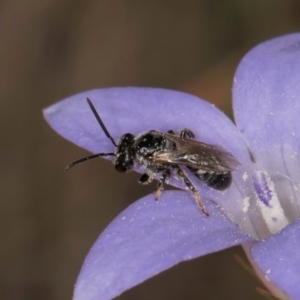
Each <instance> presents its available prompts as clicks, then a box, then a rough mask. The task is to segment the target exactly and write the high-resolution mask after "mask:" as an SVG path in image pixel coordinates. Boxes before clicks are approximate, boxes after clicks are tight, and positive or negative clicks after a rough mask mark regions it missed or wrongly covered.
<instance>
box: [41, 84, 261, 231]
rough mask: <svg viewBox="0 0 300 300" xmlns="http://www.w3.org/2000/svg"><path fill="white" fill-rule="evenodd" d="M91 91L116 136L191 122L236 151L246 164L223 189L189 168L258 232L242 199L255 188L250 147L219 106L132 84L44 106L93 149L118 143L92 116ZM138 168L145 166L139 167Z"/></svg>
mask: <svg viewBox="0 0 300 300" xmlns="http://www.w3.org/2000/svg"><path fill="white" fill-rule="evenodd" d="M87 97H89V98H90V99H91V100H92V102H93V103H94V105H95V107H96V109H97V111H98V112H99V114H100V115H101V118H102V119H103V122H104V124H105V126H106V127H107V129H108V131H109V132H110V134H111V135H112V136H113V137H114V138H115V139H116V140H117V139H119V138H120V137H121V135H123V134H124V133H127V132H130V133H132V134H134V135H137V134H140V133H141V132H147V131H149V130H152V129H155V130H158V131H162V132H167V131H168V130H170V129H172V130H174V131H180V130H182V129H184V128H189V129H191V130H192V131H193V132H194V134H195V136H196V140H198V141H202V142H205V143H208V144H216V145H219V146H221V147H223V148H224V149H226V150H227V151H228V152H230V153H232V154H233V155H234V156H235V157H236V159H237V160H239V161H240V162H242V163H243V164H242V165H241V166H239V167H238V168H237V170H236V171H234V172H233V178H234V184H233V185H232V186H231V187H230V188H229V189H227V190H225V191H223V192H220V191H217V190H213V189H211V188H207V186H205V185H204V184H203V183H202V182H201V181H200V180H198V179H197V178H196V177H195V176H194V175H193V174H191V173H189V170H186V172H187V173H189V175H190V176H189V177H190V179H191V180H192V181H193V183H194V185H195V186H196V187H197V189H198V190H199V192H200V194H201V195H203V196H204V197H207V198H209V199H212V200H213V201H215V202H216V203H218V204H219V205H222V207H223V208H224V211H226V212H227V213H228V215H229V217H230V218H231V219H232V220H234V222H235V223H237V224H239V225H240V227H241V228H242V229H243V230H245V231H247V230H248V231H247V232H248V233H249V234H251V235H252V236H256V234H255V230H254V228H253V223H252V221H251V218H250V217H249V216H248V214H247V210H248V206H247V205H246V208H247V209H245V203H244V202H245V201H243V199H244V200H246V202H247V199H248V198H247V197H250V195H251V194H252V190H251V187H250V184H248V182H249V181H250V179H249V178H251V174H250V172H249V170H250V169H251V164H252V163H251V161H250V157H249V153H248V150H247V149H246V147H245V145H244V142H243V140H242V139H241V135H240V133H239V131H238V130H237V129H236V127H235V126H234V124H233V123H232V122H231V121H230V120H229V119H228V118H227V117H226V116H225V115H224V114H223V113H222V112H221V111H219V110H218V109H217V108H216V107H215V106H213V105H212V104H210V103H208V102H206V101H203V100H201V99H199V98H197V97H195V96H192V95H189V94H186V93H182V92H176V91H171V90H164V89H155V88H133V87H130V88H107V89H98V90H92V91H87V92H84V93H81V94H77V95H74V96H71V97H69V98H66V99H65V100H63V101H60V102H58V103H56V104H54V105H52V106H50V107H48V108H47V109H45V110H44V115H45V118H46V120H47V121H48V122H49V124H50V125H51V126H52V128H53V129H54V130H56V131H57V132H58V133H59V134H61V135H62V136H63V137H65V138H67V139H68V140H70V141H72V142H74V143H75V144H77V145H79V146H81V147H83V148H85V149H87V150H89V151H91V152H94V153H97V152H112V151H113V150H114V146H113V144H112V143H111V141H110V140H109V139H108V138H107V137H106V136H105V134H104V133H103V132H102V129H101V128H100V126H99V124H98V123H97V121H96V119H95V117H94V116H93V114H92V112H91V110H90V108H89V106H88V105H87V103H86V98H87ZM136 170H137V171H140V172H142V170H141V169H139V168H136ZM170 184H172V185H175V186H178V187H180V188H185V185H184V184H183V183H182V182H181V181H178V180H175V179H174V178H172V180H171V181H170ZM246 204H247V203H246ZM243 210H244V211H245V212H242V211H243ZM249 210H250V209H249ZM241 212H242V213H241ZM249 228H250V229H249Z"/></svg>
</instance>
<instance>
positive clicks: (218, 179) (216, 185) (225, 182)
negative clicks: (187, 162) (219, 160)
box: [192, 170, 232, 191]
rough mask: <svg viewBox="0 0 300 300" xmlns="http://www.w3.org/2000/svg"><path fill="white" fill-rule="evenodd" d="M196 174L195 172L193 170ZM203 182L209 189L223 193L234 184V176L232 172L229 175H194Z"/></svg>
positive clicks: (207, 173)
mask: <svg viewBox="0 0 300 300" xmlns="http://www.w3.org/2000/svg"><path fill="white" fill-rule="evenodd" d="M192 171H193V172H195V171H194V170H192ZM194 174H195V175H196V176H197V177H198V178H199V179H200V180H201V181H203V182H204V183H205V184H206V185H208V186H209V187H211V188H213V189H216V190H219V191H223V190H226V189H227V188H228V187H229V186H230V185H231V182H232V175H231V172H227V173H210V172H206V173H200V172H197V171H196V172H195V173H194Z"/></svg>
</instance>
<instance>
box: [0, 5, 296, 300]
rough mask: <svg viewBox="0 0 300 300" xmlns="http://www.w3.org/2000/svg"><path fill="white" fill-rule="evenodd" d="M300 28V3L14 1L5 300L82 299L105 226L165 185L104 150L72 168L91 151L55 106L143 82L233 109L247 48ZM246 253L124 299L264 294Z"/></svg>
mask: <svg viewBox="0 0 300 300" xmlns="http://www.w3.org/2000/svg"><path fill="white" fill-rule="evenodd" d="M299 28H300V3H299V1H296V0H295V1H290V0H285V1H279V0H265V1H261V0H252V1H243V0H223V1H220V0H202V1H201V0H190V1H182V0H173V1H166V0H149V1H143V0H112V1H91V0H39V1H38V0H2V1H1V2H0V66H1V67H0V103H1V109H0V118H1V127H0V130H1V144H0V147H1V151H0V158H1V168H0V176H1V183H0V184H1V186H0V191H1V202H0V203H1V209H0V222H1V225H0V236H1V247H0V253H1V255H0V263H1V268H0V294H1V296H0V298H1V299H5V300H7V299H8V300H36V299H43V300H52V299H55V300H56V299H63V300H64V299H71V297H72V292H73V286H74V283H75V280H76V277H77V275H78V272H79V270H80V267H81V265H82V262H83V260H84V258H85V256H86V254H87V252H88V251H89V249H90V247H91V246H92V244H93V242H94V241H95V240H96V238H97V237H98V235H99V234H100V232H101V231H102V230H103V229H104V228H105V227H106V225H107V224H108V223H109V222H110V221H111V220H112V219H113V218H114V217H115V216H116V215H117V214H118V213H119V212H121V211H122V210H123V209H124V208H125V207H126V206H127V205H128V204H129V203H131V202H133V201H135V200H136V199H138V198H139V197H141V196H143V195H146V194H147V193H150V192H152V191H153V189H154V186H153V185H152V186H150V187H141V186H139V185H138V184H137V183H136V181H137V179H138V175H137V174H134V173H132V174H128V175H127V176H124V175H120V174H117V173H116V172H115V171H114V169H113V168H112V166H111V164H110V163H109V162H105V161H103V160H100V159H99V160H96V161H95V160H94V161H93V162H91V163H86V164H83V165H81V166H80V167H77V168H74V169H72V170H71V171H69V172H64V167H65V166H66V165H67V164H68V163H69V162H70V161H72V160H75V159H78V158H80V157H83V156H86V155H87V153H86V152H85V151H84V150H82V149H79V148H77V147H76V146H74V145H72V144H70V143H69V142H67V141H65V140H63V139H62V138H61V137H59V136H58V135H57V134H56V133H55V132H53V131H52V130H51V129H50V128H49V126H48V125H47V124H46V123H45V122H44V120H43V118H42V114H41V109H42V108H43V107H46V106H48V105H50V104H51V103H53V102H55V101H58V100H60V99H61V98H63V97H66V96H69V95H71V94H74V93H76V92H79V91H83V90H87V89H92V88H95V87H107V86H125V85H136V86H153V87H165V88H172V89H178V90H184V91H187V92H190V93H193V94H196V95H198V96H200V97H202V98H204V99H207V100H209V101H211V102H213V103H215V104H216V105H217V106H218V107H220V108H221V109H222V110H225V111H226V112H227V113H228V114H229V115H230V114H231V102H230V101H231V84H232V78H233V74H234V70H235V68H236V67H237V65H238V62H239V60H240V59H241V57H242V56H243V55H244V54H245V53H246V52H247V51H248V50H250V49H251V47H253V46H255V45H256V44H257V43H259V42H262V41H264V40H266V39H269V38H272V37H275V36H279V35H282V34H285V33H289V32H294V31H297V30H299ZM99 149H100V150H101V148H99ZM234 253H238V254H239V255H242V251H241V249H240V248H238V247H236V248H232V249H230V250H226V251H223V252H220V253H216V254H212V255H208V256H206V257H202V258H200V259H197V260H193V261H190V262H187V263H183V264H180V265H179V266H177V267H175V268H173V269H171V270H168V271H166V272H164V273H162V274H160V275H159V276H157V277H155V278H152V279H150V280H148V281H147V282H145V283H143V284H141V285H139V286H137V287H136V288H133V289H132V290H130V291H128V292H126V293H124V294H123V295H122V296H120V297H119V298H118V299H120V300H129V299H132V300H138V299H143V300H144V299H146V300H148V299H149V300H150V299H158V300H165V299H174V300H177V299H178V300H179V299H191V300H193V299H246V300H247V299H263V298H262V296H260V295H258V294H257V292H256V291H255V287H256V286H259V283H257V282H256V281H255V279H252V278H251V276H250V275H249V274H248V273H247V272H246V271H245V270H244V269H243V268H242V267H241V266H240V265H239V264H238V263H236V262H235V260H234V258H233V255H234Z"/></svg>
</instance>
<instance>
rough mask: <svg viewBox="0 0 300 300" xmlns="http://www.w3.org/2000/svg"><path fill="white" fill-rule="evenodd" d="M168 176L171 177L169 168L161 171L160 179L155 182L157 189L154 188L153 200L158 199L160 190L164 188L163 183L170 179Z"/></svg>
mask: <svg viewBox="0 0 300 300" xmlns="http://www.w3.org/2000/svg"><path fill="white" fill-rule="evenodd" d="M170 177H171V172H170V170H166V171H164V172H163V173H162V176H161V177H160V179H159V181H158V184H157V189H156V192H155V200H158V199H159V197H160V195H161V192H162V190H163V189H164V187H165V184H166V182H167V181H168V180H169V179H170Z"/></svg>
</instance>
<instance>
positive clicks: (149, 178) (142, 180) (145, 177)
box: [138, 173, 153, 185]
mask: <svg viewBox="0 0 300 300" xmlns="http://www.w3.org/2000/svg"><path fill="white" fill-rule="evenodd" d="M152 180H153V177H152V176H149V175H148V174H146V173H145V174H143V175H142V176H141V178H140V179H139V181H138V183H139V184H142V185H146V184H149V183H151V182H152Z"/></svg>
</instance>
